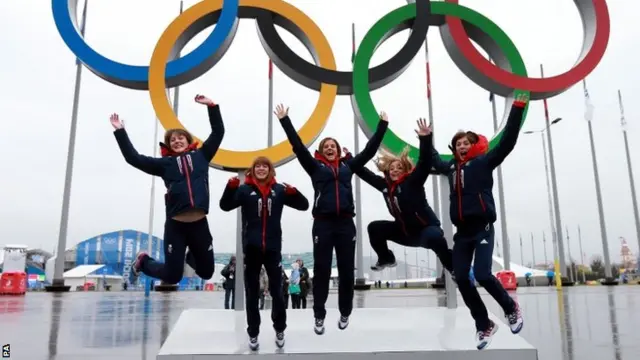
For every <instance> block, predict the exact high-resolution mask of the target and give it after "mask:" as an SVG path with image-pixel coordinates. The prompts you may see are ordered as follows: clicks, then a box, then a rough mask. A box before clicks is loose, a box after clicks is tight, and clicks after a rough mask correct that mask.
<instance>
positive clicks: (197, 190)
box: [110, 95, 224, 284]
mask: <svg viewBox="0 0 640 360" xmlns="http://www.w3.org/2000/svg"><path fill="white" fill-rule="evenodd" d="M195 101H196V102H197V103H199V104H203V105H206V106H207V111H208V113H209V122H210V123H211V135H209V137H208V138H207V140H205V142H204V143H203V144H202V146H201V147H200V148H198V143H196V142H194V140H193V136H192V135H191V134H190V133H189V132H187V131H186V130H183V129H171V130H167V132H166V133H165V135H164V143H160V150H161V153H162V158H153V157H148V156H144V155H140V154H139V153H138V152H137V151H136V149H135V148H134V147H133V145H132V144H131V141H130V140H129V136H128V135H127V132H126V131H125V129H124V124H123V122H122V121H121V120H120V117H119V116H118V114H113V115H111V118H110V120H111V125H113V127H114V128H115V129H116V130H115V132H114V135H115V137H116V141H117V142H118V146H119V147H120V151H121V152H122V155H123V156H124V159H125V160H126V162H127V163H128V164H129V165H131V166H133V167H135V168H136V169H138V170H141V171H143V172H145V173H147V174H149V175H154V176H159V177H161V178H162V180H163V181H164V183H165V186H166V187H167V193H166V194H165V204H166V205H165V208H166V221H165V224H164V256H165V263H164V264H163V263H161V262H158V261H157V260H155V259H153V258H151V257H150V256H149V255H148V254H147V253H146V252H140V253H138V255H137V256H136V259H135V260H134V262H133V264H132V266H131V273H132V274H131V275H132V277H131V279H132V281H131V282H132V283H135V282H136V280H137V277H138V275H139V274H140V273H141V272H142V273H143V274H145V275H147V276H150V277H153V278H157V279H160V280H162V281H163V282H165V283H167V284H177V283H178V282H180V280H182V273H183V270H184V263H185V254H186V251H187V248H189V250H190V256H191V257H192V258H193V260H194V263H195V264H194V265H195V267H194V270H195V271H196V274H198V276H199V277H200V278H202V279H205V280H207V279H210V278H211V277H212V276H213V272H214V261H213V243H212V241H213V239H212V237H211V232H210V230H209V223H208V222H207V214H208V213H209V163H210V162H211V159H213V157H214V156H215V154H216V152H217V151H218V148H219V147H220V143H221V142H222V138H223V137H224V125H223V123H222V116H221V115H220V107H219V106H218V105H216V104H215V103H214V102H213V101H211V100H210V99H208V98H206V97H204V96H202V95H198V96H196V98H195Z"/></svg>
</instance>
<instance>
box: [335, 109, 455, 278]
mask: <svg viewBox="0 0 640 360" xmlns="http://www.w3.org/2000/svg"><path fill="white" fill-rule="evenodd" d="M417 123H418V129H417V130H416V134H418V138H419V139H420V155H419V158H418V162H417V164H416V165H415V166H414V165H413V163H412V161H411V159H409V149H408V148H407V149H405V151H403V152H402V154H401V155H400V156H393V155H390V154H388V153H383V154H382V155H381V156H380V157H378V159H376V162H375V163H376V166H377V168H378V170H379V171H380V172H381V173H382V174H383V176H379V175H376V174H374V173H373V172H372V171H371V170H369V169H367V168H366V167H363V168H361V169H360V170H358V171H356V175H358V177H360V178H361V179H362V180H363V181H364V182H366V183H367V184H369V185H371V186H372V187H373V188H374V189H376V190H378V191H379V192H380V193H381V194H382V196H383V198H384V201H385V204H386V205H387V209H388V210H389V213H390V214H391V216H393V218H394V220H393V221H389V220H375V221H373V222H371V223H369V225H368V226H367V231H368V233H369V242H370V243H371V247H372V248H373V250H374V251H375V252H376V254H377V255H378V261H377V262H376V264H375V265H373V266H371V270H373V271H382V270H384V269H385V268H390V267H395V266H396V265H397V263H396V257H395V255H394V254H393V252H392V251H391V250H389V246H388V244H387V241H389V240H390V241H393V242H395V243H396V244H399V245H402V246H406V247H421V248H424V249H430V250H433V252H435V253H436V256H437V257H438V259H439V260H440V262H441V263H442V265H443V266H444V268H445V269H447V270H448V271H449V272H452V271H453V259H452V252H451V249H449V246H448V245H447V240H446V239H445V238H444V232H443V231H442V228H441V227H440V220H439V219H438V217H437V216H436V214H435V212H434V211H433V209H432V208H431V206H429V202H428V201H427V195H426V194H425V191H424V183H425V181H427V177H428V176H429V171H431V147H432V145H431V143H432V141H433V138H432V136H431V128H430V127H429V126H427V122H426V120H425V119H419V120H418V121H417ZM344 151H345V152H347V149H344Z"/></svg>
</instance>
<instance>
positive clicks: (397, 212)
mask: <svg viewBox="0 0 640 360" xmlns="http://www.w3.org/2000/svg"><path fill="white" fill-rule="evenodd" d="M394 191H395V186H392V187H391V188H390V189H389V204H391V211H392V212H393V214H394V217H395V218H396V219H398V221H400V226H401V227H402V232H403V233H404V234H405V235H408V234H409V233H408V232H407V227H406V225H405V224H404V220H402V213H401V212H400V210H399V209H396V202H395V201H393V193H394Z"/></svg>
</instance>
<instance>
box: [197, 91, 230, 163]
mask: <svg viewBox="0 0 640 360" xmlns="http://www.w3.org/2000/svg"><path fill="white" fill-rule="evenodd" d="M195 100H196V102H197V103H199V104H203V105H207V111H208V113H209V123H210V124H211V135H209V137H208V138H207V140H205V141H204V143H203V144H202V147H201V148H200V151H201V152H202V155H204V157H205V159H207V161H209V162H211V159H213V157H214V156H216V153H217V152H218V149H219V148H220V144H221V143H222V138H224V123H223V122H222V115H220V106H219V105H216V104H215V103H214V102H213V101H212V100H211V99H209V98H207V97H205V96H202V95H197V96H196V99H195Z"/></svg>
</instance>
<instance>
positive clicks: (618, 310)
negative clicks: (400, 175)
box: [0, 285, 640, 360]
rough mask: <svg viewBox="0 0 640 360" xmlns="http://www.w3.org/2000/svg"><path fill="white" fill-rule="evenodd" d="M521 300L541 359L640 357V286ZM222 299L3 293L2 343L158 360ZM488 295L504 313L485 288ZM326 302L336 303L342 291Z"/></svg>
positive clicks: (523, 294) (382, 298) (396, 298)
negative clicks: (180, 328) (192, 319)
mask: <svg viewBox="0 0 640 360" xmlns="http://www.w3.org/2000/svg"><path fill="white" fill-rule="evenodd" d="M481 292H482V290H481ZM516 297H517V299H518V301H519V302H520V305H521V307H522V309H523V311H524V316H525V327H524V329H523V331H522V333H521V334H522V336H523V337H524V338H525V339H526V340H527V341H529V342H530V343H531V344H533V345H534V346H535V347H536V348H538V350H539V358H540V359H544V360H573V359H576V360H608V359H616V360H637V359H640V331H638V330H637V328H638V324H640V286H638V285H629V286H618V287H603V286H594V287H575V288H567V289H565V291H564V292H563V295H559V294H558V292H557V291H556V290H555V289H553V288H546V287H536V288H522V289H519V290H518V291H517V293H516ZM223 298H224V293H222V292H179V293H171V294H162V293H152V294H151V297H149V298H148V299H145V298H144V294H143V293H140V292H113V293H108V292H95V293H94V292H83V293H68V294H62V295H54V294H47V293H29V294H27V295H26V296H24V297H0V343H1V344H2V345H5V344H10V345H11V358H12V359H18V360H45V359H47V360H53V359H58V360H80V359H83V360H84V359H88V358H89V356H91V357H92V358H96V359H122V360H129V359H142V360H147V359H155V356H156V354H157V353H158V350H159V349H160V346H161V344H162V342H163V341H164V339H166V337H167V336H168V334H169V331H170V329H171V327H172V326H173V324H174V323H175V322H176V320H177V319H178V317H179V316H180V313H181V312H182V310H183V309H186V308H218V309H219V308H222V307H223ZM444 298H445V297H444V295H443V294H442V293H441V292H438V291H436V290H427V289H407V290H405V289H397V290H372V291H368V292H360V293H357V294H356V299H355V306H356V307H378V308H379V307H383V308H387V307H423V306H444ZM483 298H484V299H485V300H486V302H487V305H488V307H489V308H490V310H491V311H492V312H494V313H495V314H496V315H500V314H501V312H500V309H499V307H498V305H497V304H496V303H495V302H494V301H493V300H491V299H490V298H489V297H488V295H486V293H485V294H483ZM311 303H312V302H310V304H309V305H311ZM458 303H459V304H462V299H460V298H458ZM327 305H328V306H329V307H337V296H336V294H331V295H330V297H329V301H328V304H327ZM289 311H295V310H289ZM356 311H357V310H356ZM311 326H312V319H309V328H310V331H311ZM503 329H504V328H503ZM416 331H420V329H416ZM469 336H470V337H473V336H474V334H469Z"/></svg>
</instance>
